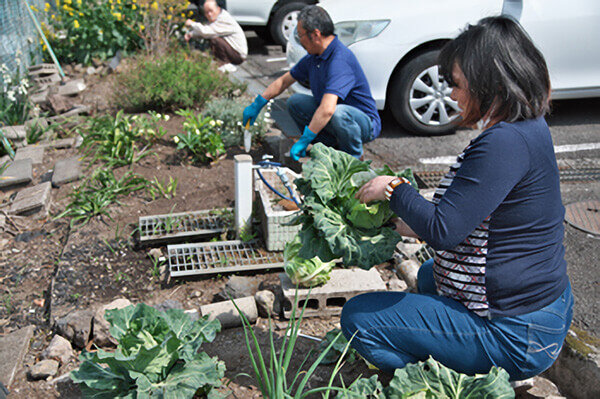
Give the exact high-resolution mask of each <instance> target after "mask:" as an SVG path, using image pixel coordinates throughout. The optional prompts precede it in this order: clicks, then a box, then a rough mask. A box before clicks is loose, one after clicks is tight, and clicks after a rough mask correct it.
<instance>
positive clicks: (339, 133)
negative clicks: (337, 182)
mask: <svg viewBox="0 0 600 399" xmlns="http://www.w3.org/2000/svg"><path fill="white" fill-rule="evenodd" d="M287 106H288V110H289V112H290V115H291V116H292V118H293V119H294V121H295V122H296V124H297V125H298V128H300V131H303V130H304V126H308V125H309V124H310V121H311V120H312V118H313V115H314V114H315V111H316V110H317V108H318V107H319V103H318V102H317V100H315V98H314V97H313V96H309V95H306V94H300V93H296V94H293V95H292V96H291V97H290V98H289V99H288V100H287ZM371 140H373V125H372V123H371V118H369V116H368V115H367V114H365V113H364V112H362V111H361V110H359V109H358V108H356V107H352V106H350V105H345V104H338V105H337V106H336V108H335V113H334V114H333V116H332V117H331V120H330V121H329V123H327V125H326V126H325V128H324V129H323V130H322V131H321V132H319V134H318V135H317V138H315V139H314V140H313V144H314V143H323V144H325V145H326V146H329V147H332V148H335V149H337V150H340V151H344V152H346V153H348V154H350V155H352V156H353V157H355V158H360V156H361V155H362V153H363V147H362V146H363V143H368V142H369V141H371Z"/></svg>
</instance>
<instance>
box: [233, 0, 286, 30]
mask: <svg viewBox="0 0 600 399" xmlns="http://www.w3.org/2000/svg"><path fill="white" fill-rule="evenodd" d="M275 3H276V0H227V2H226V7H227V11H229V13H230V14H231V15H233V17H234V18H235V19H236V21H238V23H240V24H241V25H266V24H267V22H268V21H269V15H270V14H271V9H272V8H273V5H274V4H275Z"/></svg>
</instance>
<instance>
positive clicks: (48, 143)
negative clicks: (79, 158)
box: [40, 137, 75, 149]
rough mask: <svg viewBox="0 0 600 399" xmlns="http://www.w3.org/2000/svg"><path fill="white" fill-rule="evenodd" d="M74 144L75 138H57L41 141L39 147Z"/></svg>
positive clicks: (57, 146) (67, 146) (70, 145)
mask: <svg viewBox="0 0 600 399" xmlns="http://www.w3.org/2000/svg"><path fill="white" fill-rule="evenodd" d="M74 145H75V138H74V137H70V138H66V139H58V140H53V141H46V142H41V143H40V147H42V146H43V147H46V148H57V149H58V148H71V147H73V146H74Z"/></svg>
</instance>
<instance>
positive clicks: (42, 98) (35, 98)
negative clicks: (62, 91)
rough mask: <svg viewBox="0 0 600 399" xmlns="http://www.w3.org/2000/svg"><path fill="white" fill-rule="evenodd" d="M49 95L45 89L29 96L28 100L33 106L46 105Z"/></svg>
mask: <svg viewBox="0 0 600 399" xmlns="http://www.w3.org/2000/svg"><path fill="white" fill-rule="evenodd" d="M49 94H50V90H48V88H45V89H43V90H40V91H38V92H37V93H33V94H32V95H30V96H29V99H30V100H31V102H32V103H34V104H46V103H47V102H48V95H49Z"/></svg>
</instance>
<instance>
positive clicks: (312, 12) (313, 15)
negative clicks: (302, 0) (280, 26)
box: [298, 5, 333, 36]
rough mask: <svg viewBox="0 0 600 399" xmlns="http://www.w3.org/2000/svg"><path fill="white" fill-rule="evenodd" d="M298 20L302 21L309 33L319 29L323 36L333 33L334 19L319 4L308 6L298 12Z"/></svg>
mask: <svg viewBox="0 0 600 399" xmlns="http://www.w3.org/2000/svg"><path fill="white" fill-rule="evenodd" d="M298 21H302V27H303V28H304V30H306V31H307V32H308V33H312V32H314V31H315V29H318V30H319V32H321V35H323V36H331V35H333V21H332V20H331V17H330V16H329V14H327V11H325V10H324V9H322V8H321V7H319V6H314V5H313V6H306V7H304V8H303V9H302V11H300V14H298Z"/></svg>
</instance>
